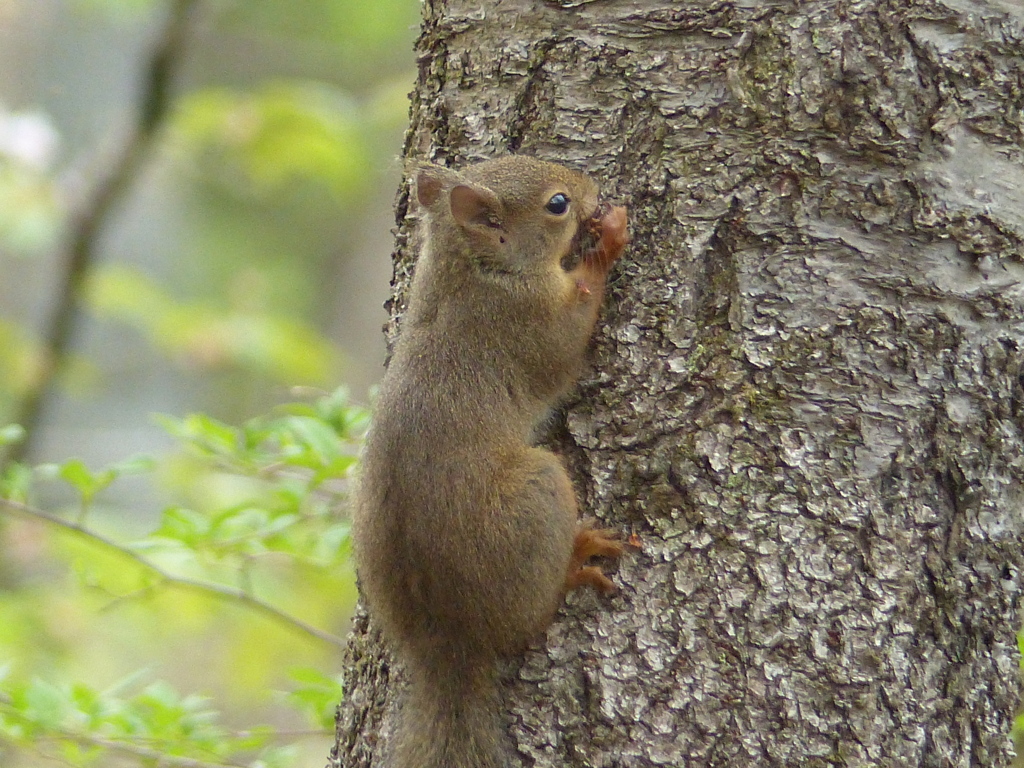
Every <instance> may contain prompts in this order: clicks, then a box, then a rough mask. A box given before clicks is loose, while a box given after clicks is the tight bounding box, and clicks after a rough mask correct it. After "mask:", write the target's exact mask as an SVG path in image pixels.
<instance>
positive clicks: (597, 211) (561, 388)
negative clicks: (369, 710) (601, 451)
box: [353, 156, 629, 768]
mask: <svg viewBox="0 0 1024 768" xmlns="http://www.w3.org/2000/svg"><path fill="white" fill-rule="evenodd" d="M415 185H416V199H417V200H418V202H419V204H420V206H421V207H422V209H424V210H425V211H426V214H427V215H426V237H425V247H424V249H423V253H422V256H421V258H420V260H419V262H418V263H417V266H416V273H415V277H414V279H413V283H412V288H411V292H410V299H409V306H408V310H407V312H406V314H405V317H404V319H403V323H402V330H401V334H400V336H399V339H398V341H397V343H396V345H395V348H394V354H393V356H392V359H391V362H390V365H389V367H388V370H387V373H386V374H385V376H384V380H383V382H382V384H381V387H380V393H379V396H378V399H377V404H376V410H375V416H374V421H373V424H372V427H371V430H370V434H369V436H368V438H367V443H366V448H365V453H364V457H363V467H362V477H361V481H360V489H359V492H358V500H357V504H356V512H355V519H354V527H353V541H354V545H355V554H356V563H357V567H358V572H359V577H360V582H361V585H362V589H363V594H364V595H365V597H366V599H367V602H368V604H369V608H370V612H371V615H372V616H373V617H374V618H375V619H376V620H377V621H378V622H379V624H380V626H381V628H382V629H383V632H384V635H385V637H386V638H387V639H388V640H389V642H390V643H391V644H392V645H393V647H394V650H395V653H396V655H397V657H398V658H399V659H400V660H401V661H402V662H403V664H404V665H405V667H406V669H407V671H408V675H409V691H408V694H407V696H406V699H405V701H404V703H403V706H402V710H401V714H400V717H399V721H398V728H397V733H396V736H395V738H394V741H393V745H394V746H393V754H392V755H391V760H390V763H389V764H390V765H392V766H393V767H394V768H502V766H504V765H505V764H506V754H507V753H506V748H505V746H504V735H503V727H502V718H501V711H500V696H499V691H498V679H497V670H496V663H497V660H498V658H499V657H500V656H507V655H511V654H516V653H519V652H522V651H523V650H524V649H525V647H526V646H527V644H528V643H529V642H530V641H531V640H532V639H534V638H535V637H536V636H537V635H538V634H540V633H541V632H543V631H544V629H545V628H546V627H547V625H548V624H549V623H550V621H551V619H552V617H553V616H554V613H555V611H556V610H557V609H558V606H559V605H560V604H561V601H562V599H563V598H564V595H565V593H566V592H567V591H568V590H571V589H575V588H576V587H578V586H581V585H585V584H589V585H591V586H593V587H595V588H596V589H597V590H599V591H600V592H602V593H609V592H612V591H613V590H614V588H615V587H614V585H613V584H612V582H611V581H610V580H609V579H608V578H607V577H606V576H605V575H604V573H602V572H601V570H600V569H599V568H598V567H596V566H593V565H587V564H586V563H587V561H588V560H590V558H592V557H594V556H605V557H617V556H618V555H619V554H621V552H622V546H621V544H619V542H618V541H616V540H615V535H614V533H613V532H611V531H605V530H594V529H592V528H591V527H590V526H589V525H586V524H581V523H580V522H579V521H578V520H577V509H576V499H575V494H574V492H573V488H572V485H571V483H570V480H569V476H568V475H567V474H566V471H565V468H564V467H563V466H562V463H561V461H560V460H559V459H558V458H557V457H556V456H555V454H553V453H552V452H551V451H549V450H546V449H543V448H539V447H536V446H535V445H534V444H533V443H534V440H535V439H536V433H537V432H538V430H539V429H540V428H541V427H542V426H543V424H544V423H545V420H546V419H547V418H548V414H549V410H550V409H551V407H552V406H553V405H554V404H555V403H556V402H557V400H558V399H559V398H560V397H561V396H563V395H564V394H565V393H566V392H567V391H568V390H569V388H570V387H571V386H572V385H573V384H574V382H575V381H576V378H577V376H578V374H579V370H580V368H581V366H582V363H583V359H584V355H585V353H586V349H587V345H588V341H589V339H590V336H591V333H592V332H593V328H594V324H595V322H596V321H597V315H598V310H599V309H600V306H601V300H602V298H603V296H604V288H605V280H606V278H607V275H608V270H609V268H610V267H611V265H612V263H613V262H614V261H615V260H616V259H618V258H619V255H620V254H621V252H622V249H623V247H624V246H625V245H626V243H627V242H628V241H629V236H628V234H627V227H626V209H625V208H622V207H612V206H610V205H609V204H607V203H601V202H599V199H598V188H597V184H596V183H595V182H594V181H593V180H592V179H590V178H589V177H587V176H585V175H583V174H581V173H577V172H576V171H572V170H569V169H568V168H564V167H562V166H560V165H555V164H552V163H547V162H542V161H539V160H535V159H532V158H528V157H521V156H512V157H504V158H501V159H498V160H491V161H488V162H484V163H480V164H478V165H473V166H470V167H468V168H465V169H464V170H463V171H462V172H458V173H457V172H455V171H452V170H449V169H446V168H440V167H437V166H432V165H428V166H421V167H420V168H419V169H418V171H417V174H416V180H415Z"/></svg>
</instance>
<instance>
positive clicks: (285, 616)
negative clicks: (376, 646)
mask: <svg viewBox="0 0 1024 768" xmlns="http://www.w3.org/2000/svg"><path fill="white" fill-rule="evenodd" d="M0 508H3V509H7V510H9V511H11V512H13V513H15V514H18V515H21V516H22V517H28V518H31V519H33V520H41V521H43V522H45V523H48V524H50V525H53V526H56V527H58V528H60V529H62V530H64V531H68V532H70V533H73V534H75V535H76V536H79V537H81V538H84V539H86V540H88V541H91V542H93V543H94V544H98V545H100V546H102V547H104V548H105V549H108V550H110V551H112V552H116V553H117V554H119V555H121V556H122V557H126V558H128V559H129V560H133V561H135V563H136V564H138V565H139V566H141V567H142V568H143V569H145V570H147V571H149V572H150V573H152V574H154V575H155V576H157V577H158V578H159V579H160V580H161V581H162V582H163V583H165V584H166V585H167V586H168V587H173V588H175V589H181V590H184V591H188V592H196V593H199V594H203V595H207V596H208V597H215V598H217V599H220V600H224V601H226V602H232V603H237V604H239V605H243V606H245V607H246V608H250V609H252V610H254V611H256V612H258V613H261V614H263V615H264V616H266V617H267V618H270V619H273V620H274V621H276V622H278V623H280V624H283V625H284V626H287V627H290V628H292V629H295V630H299V631H301V632H303V633H305V634H307V635H309V636H311V637H315V638H316V639H317V640H321V641H323V642H325V643H330V644H331V645H334V646H336V647H338V648H344V647H345V641H344V640H343V639H342V638H340V637H338V636H337V635H333V634H331V633H330V632H325V631H324V630H322V629H318V628H317V627H314V626H313V625H312V624H308V623H306V622H305V621H303V620H302V619H300V618H298V617H296V616H292V615H291V614H289V613H285V612H284V611H282V610H281V609H279V608H276V607H274V606H273V605H271V604H270V603H266V602H264V601H263V600H260V599H259V598H258V597H254V596H253V595H251V594H249V593H248V592H246V591H244V590H242V589H237V588H235V587H227V586H224V585H223V584H216V583H214V582H209V581H201V580H199V579H190V578H187V577H184V576H175V575H174V574H172V573H168V572H167V571H165V570H164V569H163V568H161V567H160V566H159V565H157V564H156V563H154V562H153V561H151V560H149V559H147V558H146V557H143V556H142V555H140V554H139V553H138V552H136V551H134V550H133V549H130V548H128V547H126V546H125V545H123V544H121V543H119V542H117V541H114V540H113V539H110V538H107V537H106V536H104V535H103V534H101V533H97V532H96V531H93V530H90V529H89V528H86V527H85V526H83V525H80V524H79V523H75V522H72V521H71V520H65V519H64V518H62V517H60V516H59V515H55V514H53V513H51V512H46V511H44V510H41V509H36V508H35V507H30V506H28V505H27V504H22V503H20V502H17V501H12V500H11V499H4V498H0Z"/></svg>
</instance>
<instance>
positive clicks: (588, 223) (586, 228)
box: [562, 203, 611, 272]
mask: <svg viewBox="0 0 1024 768" xmlns="http://www.w3.org/2000/svg"><path fill="white" fill-rule="evenodd" d="M610 209H611V205H609V204H608V203H598V206H597V208H595V209H594V213H593V214H592V215H591V216H590V218H589V219H585V220H584V221H581V222H580V223H579V224H577V225H576V234H575V235H573V238H572V241H571V242H570V243H569V250H568V251H566V254H565V256H563V257H562V269H564V270H565V271H566V272H571V271H572V270H574V269H575V268H576V267H578V266H579V264H580V262H582V261H593V260H594V259H596V258H597V257H598V256H599V254H600V251H601V234H602V221H603V220H604V217H605V215H606V214H607V213H608V211H609V210H610Z"/></svg>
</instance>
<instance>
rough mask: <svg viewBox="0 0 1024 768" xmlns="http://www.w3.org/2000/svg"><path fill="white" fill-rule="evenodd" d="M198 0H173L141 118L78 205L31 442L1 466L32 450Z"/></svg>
mask: <svg viewBox="0 0 1024 768" xmlns="http://www.w3.org/2000/svg"><path fill="white" fill-rule="evenodd" d="M197 2H198V0H172V2H171V4H170V8H169V9H168V14H167V21H166V23H165V24H164V27H163V30H162V32H161V33H160V35H159V38H158V40H157V43H156V45H155V47H154V49H153V52H152V54H151V55H150V58H149V61H148V63H147V66H146V77H145V80H144V82H143V87H142V96H141V98H140V100H139V106H138V110H137V111H136V114H135V120H134V122H133V124H132V125H131V126H130V127H129V129H128V131H127V133H126V135H125V137H124V140H123V143H122V144H121V146H120V148H119V149H118V150H117V151H116V152H115V153H114V156H113V157H112V158H110V159H106V160H105V162H104V166H105V167H106V168H108V170H107V172H106V174H105V175H103V176H102V177H101V178H100V179H99V180H98V181H97V182H96V183H95V184H94V185H93V186H92V188H91V190H90V191H89V192H88V193H87V194H85V195H84V196H82V198H81V199H80V200H79V201H78V203H77V205H73V206H72V208H73V210H72V212H71V214H70V217H69V218H70V225H69V233H68V237H67V241H66V243H65V245H64V247H63V249H62V252H61V254H60V262H61V263H62V264H63V268H62V271H61V283H60V285H59V286H58V288H57V291H56V297H55V304H54V310H53V314H52V315H51V316H50V319H49V321H48V322H47V324H46V327H45V329H44V331H43V334H42V335H43V344H44V347H45V354H46V360H47V365H46V366H45V370H44V372H43V374H42V375H41V376H40V380H39V381H38V382H37V383H36V385H35V386H34V387H33V388H32V389H31V390H30V391H29V392H28V394H26V396H25V397H24V398H23V399H22V401H21V402H20V403H19V404H18V406H17V409H16V411H15V413H14V416H13V418H12V419H11V421H12V422H13V423H15V424H21V426H23V427H24V428H25V430H26V436H25V439H24V440H22V441H21V442H18V443H15V444H13V445H11V446H8V447H7V449H6V451H3V452H0V467H2V466H3V465H5V464H6V463H7V462H9V461H20V460H22V459H23V458H24V457H25V456H26V455H27V454H28V452H29V450H30V448H31V444H32V440H33V439H34V435H35V432H36V427H37V426H38V424H39V417H40V414H41V413H42V408H43V404H44V402H45V401H46V398H47V397H48V396H49V395H50V393H51V392H52V390H53V384H54V379H55V378H56V376H57V372H58V371H59V368H60V361H61V360H62V359H63V358H64V356H65V355H66V353H67V351H68V347H69V345H70V342H71V334H72V332H73V330H74V327H75V324H76V322H77V320H78V304H79V294H80V293H81V288H82V285H83V283H84V282H85V278H86V277H87V275H88V272H89V270H90V268H91V266H92V263H93V261H94V260H95V256H96V248H97V244H98V241H99V234H100V233H101V231H102V230H103V228H104V227H105V226H106V224H107V222H108V221H109V219H110V216H111V213H112V212H113V210H114V208H115V206H116V204H117V203H118V201H119V200H120V199H121V198H122V197H124V194H125V192H127V190H128V189H129V188H130V187H131V185H132V182H134V181H135V179H136V178H137V177H138V175H139V172H140V170H141V169H142V166H143V162H144V160H145V159H146V157H147V155H148V154H149V151H150V149H151V147H152V145H153V141H154V139H155V137H156V135H157V133H158V132H159V129H160V127H161V126H162V124H163V122H164V118H165V117H166V115H167V111H168V108H169V106H170V91H171V82H172V79H173V75H174V72H175V69H176V68H177V65H178V63H179V61H180V60H181V56H182V50H183V48H184V40H185V36H186V32H187V30H188V22H189V18H190V16H191V12H192V9H193V7H194V6H195V5H196V4H197Z"/></svg>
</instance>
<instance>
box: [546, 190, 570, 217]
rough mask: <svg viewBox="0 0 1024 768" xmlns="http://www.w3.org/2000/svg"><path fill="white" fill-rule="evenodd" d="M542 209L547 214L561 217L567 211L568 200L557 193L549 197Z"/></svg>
mask: <svg viewBox="0 0 1024 768" xmlns="http://www.w3.org/2000/svg"><path fill="white" fill-rule="evenodd" d="M544 208H545V209H547V211H548V213H553V214H555V216H561V215H562V214H563V213H565V212H566V211H568V210H569V198H568V197H566V196H565V195H563V194H562V193H561V192H559V193H558V194H557V195H552V196H551V199H550V200H548V204H547V205H545V206H544Z"/></svg>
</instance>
